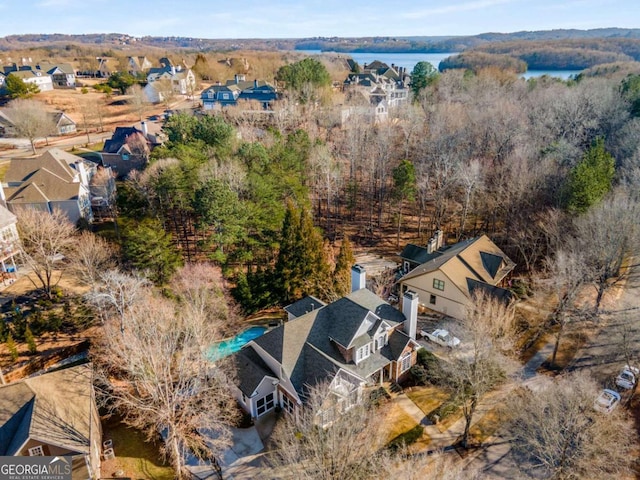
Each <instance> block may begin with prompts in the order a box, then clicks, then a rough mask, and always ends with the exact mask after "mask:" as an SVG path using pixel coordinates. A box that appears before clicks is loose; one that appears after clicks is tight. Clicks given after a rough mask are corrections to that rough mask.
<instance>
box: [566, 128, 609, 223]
mask: <svg viewBox="0 0 640 480" xmlns="http://www.w3.org/2000/svg"><path fill="white" fill-rule="evenodd" d="M614 175H615V159H614V158H613V157H612V156H611V154H609V152H607V151H606V150H605V148H604V140H603V139H602V138H598V139H596V141H595V142H594V143H593V145H592V146H591V148H589V150H587V152H586V153H585V155H584V156H583V157H582V160H580V162H579V163H578V164H577V165H576V166H575V167H573V169H572V170H571V172H570V174H569V179H568V184H567V208H568V210H569V211H570V212H573V213H584V212H586V211H587V210H589V208H590V207H591V206H592V205H595V204H596V203H598V202H600V201H601V200H602V199H603V198H604V196H605V195H606V194H607V193H608V192H609V190H611V184H612V182H613V177H614Z"/></svg>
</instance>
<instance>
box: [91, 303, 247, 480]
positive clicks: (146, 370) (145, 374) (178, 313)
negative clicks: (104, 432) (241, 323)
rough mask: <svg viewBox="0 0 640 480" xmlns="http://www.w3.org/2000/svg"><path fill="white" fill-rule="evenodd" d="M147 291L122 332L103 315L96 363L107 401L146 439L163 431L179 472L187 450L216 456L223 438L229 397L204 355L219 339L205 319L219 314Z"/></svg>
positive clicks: (219, 372) (231, 405) (226, 439)
mask: <svg viewBox="0 0 640 480" xmlns="http://www.w3.org/2000/svg"><path fill="white" fill-rule="evenodd" d="M146 293H147V297H146V298H144V300H143V301H140V302H139V303H137V304H135V305H134V306H133V307H131V308H130V309H129V311H128V313H127V315H126V316H127V319H126V321H127V328H126V329H125V330H124V332H123V331H121V329H120V327H119V323H120V322H119V321H118V320H117V318H114V319H110V320H108V321H107V322H105V325H104V338H103V341H102V344H101V346H100V349H99V351H98V353H97V355H96V363H97V364H98V365H99V375H100V377H99V378H100V380H101V381H102V382H103V384H104V385H105V386H106V387H107V388H105V390H104V392H103V393H104V395H105V399H106V400H107V401H108V404H109V405H111V407H112V408H113V409H115V410H117V411H118V412H120V413H122V414H123V415H124V417H125V421H126V422H127V423H128V424H130V425H132V426H134V427H136V428H141V429H144V430H146V431H147V433H148V436H149V438H155V437H157V435H158V434H159V433H161V434H162V436H163V438H164V447H163V451H164V453H165V454H166V455H167V457H168V458H169V460H170V461H171V464H172V465H173V467H174V469H175V478H178V479H180V478H184V477H185V472H184V465H185V458H186V455H187V454H189V453H190V454H193V455H196V456H199V457H204V458H215V457H217V456H219V455H220V454H221V452H222V451H223V450H224V449H225V448H226V447H228V446H229V445H230V438H231V437H230V430H229V426H230V425H231V424H232V422H233V421H234V419H235V414H236V411H237V410H236V407H235V402H234V401H233V399H232V398H231V397H230V395H229V391H230V386H229V385H228V383H227V377H226V375H225V374H224V373H223V369H222V368H221V362H217V363H216V364H215V365H214V364H213V363H212V362H211V361H210V360H209V358H208V356H207V352H208V350H209V349H210V348H211V346H212V345H213V344H214V342H215V341H216V340H219V338H215V337H214V336H213V334H212V333H213V332H214V331H215V330H217V329H216V328H212V324H216V323H220V322H224V321H225V319H224V318H220V317H219V318H209V317H207V316H204V315H185V314H184V309H183V308H182V307H180V306H179V305H177V304H175V303H173V302H171V301H170V300H167V299H165V298H160V297H158V296H153V295H152V294H151V293H150V292H146Z"/></svg>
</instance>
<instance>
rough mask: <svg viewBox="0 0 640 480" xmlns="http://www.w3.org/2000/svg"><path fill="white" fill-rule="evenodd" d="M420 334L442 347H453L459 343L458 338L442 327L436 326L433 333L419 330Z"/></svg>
mask: <svg viewBox="0 0 640 480" xmlns="http://www.w3.org/2000/svg"><path fill="white" fill-rule="evenodd" d="M420 335H422V336H423V337H425V338H427V339H429V340H430V341H432V342H433V343H437V344H438V345H440V346H442V347H449V348H453V347H457V346H458V345H460V339H459V338H457V337H454V336H453V335H451V334H450V333H449V332H448V331H446V330H445V329H443V328H438V329H437V330H434V331H433V333H427V332H425V331H424V330H421V331H420Z"/></svg>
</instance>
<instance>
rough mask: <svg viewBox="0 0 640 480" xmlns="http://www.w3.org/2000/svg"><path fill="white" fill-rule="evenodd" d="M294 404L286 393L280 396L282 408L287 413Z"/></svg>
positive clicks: (290, 411) (291, 411) (292, 408)
mask: <svg viewBox="0 0 640 480" xmlns="http://www.w3.org/2000/svg"><path fill="white" fill-rule="evenodd" d="M294 408H295V405H294V404H293V400H291V399H290V398H289V397H287V396H286V395H283V396H282V409H283V410H284V411H285V412H287V413H293V410H294Z"/></svg>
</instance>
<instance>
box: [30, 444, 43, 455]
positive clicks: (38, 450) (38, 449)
mask: <svg viewBox="0 0 640 480" xmlns="http://www.w3.org/2000/svg"><path fill="white" fill-rule="evenodd" d="M29 455H30V456H32V457H43V456H44V450H42V445H38V446H37V447H33V448H30V449H29Z"/></svg>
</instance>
